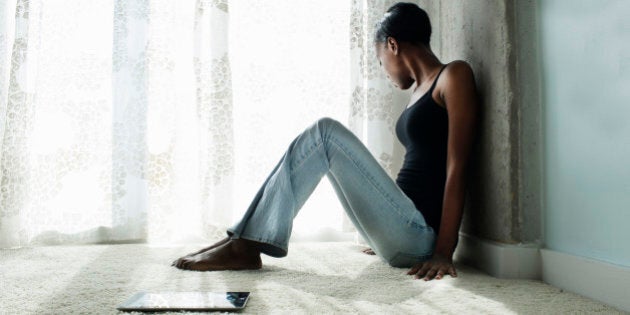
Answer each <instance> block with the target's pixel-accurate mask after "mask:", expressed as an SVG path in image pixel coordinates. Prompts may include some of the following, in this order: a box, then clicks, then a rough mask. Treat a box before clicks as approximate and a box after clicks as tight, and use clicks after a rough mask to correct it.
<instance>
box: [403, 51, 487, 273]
mask: <svg viewBox="0 0 630 315" xmlns="http://www.w3.org/2000/svg"><path fill="white" fill-rule="evenodd" d="M447 70H448V72H445V73H444V76H445V78H444V81H443V82H442V84H441V86H442V89H441V91H440V93H439V95H440V97H439V99H440V100H441V101H442V102H443V105H444V106H446V109H447V111H448V126H449V127H448V144H447V158H446V184H445V187H444V199H443V206H442V220H441V224H440V232H439V235H438V238H437V242H436V245H435V251H434V254H433V257H432V259H431V260H429V261H427V262H424V263H421V264H418V265H416V266H414V267H413V268H412V269H411V270H410V271H409V272H408V274H410V275H411V274H415V276H416V278H420V277H424V279H425V280H430V279H433V278H434V277H435V278H436V279H440V278H442V276H443V275H444V274H447V273H448V274H450V275H451V276H456V275H457V274H456V272H455V268H454V267H453V252H454V251H455V245H456V244H457V239H458V237H459V227H460V224H461V219H462V213H463V208H464V199H465V197H466V171H467V168H468V161H469V157H470V151H471V148H472V144H473V141H474V136H475V129H476V122H477V114H478V113H477V112H478V107H479V104H478V98H477V92H476V87H475V79H474V76H473V72H472V70H471V68H470V66H469V65H468V64H467V63H465V62H463V61H456V62H453V63H452V64H451V65H450V66H449V67H448V68H447Z"/></svg>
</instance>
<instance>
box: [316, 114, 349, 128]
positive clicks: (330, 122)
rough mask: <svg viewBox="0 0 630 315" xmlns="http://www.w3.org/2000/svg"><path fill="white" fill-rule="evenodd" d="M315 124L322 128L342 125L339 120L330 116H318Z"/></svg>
mask: <svg viewBox="0 0 630 315" xmlns="http://www.w3.org/2000/svg"><path fill="white" fill-rule="evenodd" d="M316 124H317V126H319V127H320V128H322V129H324V130H327V129H331V128H336V127H339V126H343V125H342V124H341V123H340V122H339V121H337V120H335V119H332V118H330V117H323V118H320V119H318V120H317V122H316Z"/></svg>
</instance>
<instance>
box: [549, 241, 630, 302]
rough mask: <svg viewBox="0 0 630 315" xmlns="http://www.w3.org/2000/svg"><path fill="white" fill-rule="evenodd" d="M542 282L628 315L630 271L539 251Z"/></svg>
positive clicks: (571, 256) (554, 252)
mask: <svg viewBox="0 0 630 315" xmlns="http://www.w3.org/2000/svg"><path fill="white" fill-rule="evenodd" d="M541 255H542V277H543V281H545V282H546V283H549V284H551V285H553V286H556V287H559V288H562V289H564V290H567V291H570V292H573V293H577V294H580V295H584V296H587V297H589V298H592V299H594V300H598V301H600V302H603V303H605V304H608V305H610V306H613V307H616V308H618V309H621V310H624V311H629V312H630V299H628V296H629V294H628V290H629V289H630V268H628V267H624V266H618V265H613V264H610V263H606V262H603V261H598V260H593V259H588V258H584V257H580V256H575V255H570V254H565V253H561V252H557V251H553V250H549V249H542V250H541Z"/></svg>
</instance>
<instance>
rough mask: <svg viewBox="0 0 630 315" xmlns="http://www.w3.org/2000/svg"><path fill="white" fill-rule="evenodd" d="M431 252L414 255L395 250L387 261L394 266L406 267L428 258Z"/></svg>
mask: <svg viewBox="0 0 630 315" xmlns="http://www.w3.org/2000/svg"><path fill="white" fill-rule="evenodd" d="M429 258H431V254H428V255H414V254H409V253H404V252H397V253H396V254H395V255H394V256H392V258H390V259H389V260H388V261H387V263H388V264H389V265H390V266H392V267H396V268H408V267H411V266H413V265H415V264H417V263H419V262H422V261H426V260H429Z"/></svg>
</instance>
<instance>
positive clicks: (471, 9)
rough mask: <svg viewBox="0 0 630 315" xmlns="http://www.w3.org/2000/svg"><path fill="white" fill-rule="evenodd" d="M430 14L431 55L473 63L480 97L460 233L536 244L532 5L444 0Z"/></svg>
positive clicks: (537, 204)
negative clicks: (432, 33)
mask: <svg viewBox="0 0 630 315" xmlns="http://www.w3.org/2000/svg"><path fill="white" fill-rule="evenodd" d="M429 9H431V11H430V12H429V15H430V16H431V18H432V23H433V25H434V29H435V30H436V32H434V36H433V39H432V41H433V44H432V45H433V48H434V50H435V51H436V52H437V54H438V56H439V57H440V58H441V60H442V61H443V62H448V61H452V60H456V59H463V60H466V61H467V62H469V63H470V64H471V66H472V67H473V69H474V71H475V76H476V80H477V84H478V90H479V93H480V95H481V99H482V119H481V122H480V123H481V125H480V134H479V142H478V145H477V148H476V152H475V154H474V161H473V168H472V172H471V181H470V189H469V195H468V200H467V203H468V207H467V209H466V212H465V217H464V222H463V227H462V231H463V232H465V233H467V234H471V235H474V236H476V237H479V238H482V239H486V240H491V241H497V242H500V243H508V244H514V243H537V242H539V240H540V237H541V220H540V213H541V210H540V209H541V202H540V200H541V197H540V188H541V187H540V155H541V154H540V123H539V122H540V119H539V117H540V102H539V92H538V85H537V82H538V66H537V65H538V60H537V55H536V53H535V52H536V49H535V48H536V45H535V42H536V36H535V32H532V30H535V26H536V21H535V2H534V1H523V0H520V1H515V0H512V1H509V0H449V1H447V0H443V1H440V2H439V5H438V6H437V8H436V6H435V5H434V6H433V7H431V8H429ZM532 83H533V84H532Z"/></svg>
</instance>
